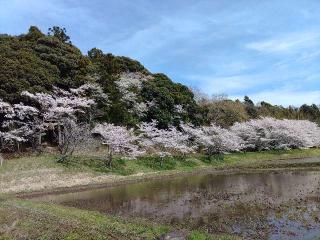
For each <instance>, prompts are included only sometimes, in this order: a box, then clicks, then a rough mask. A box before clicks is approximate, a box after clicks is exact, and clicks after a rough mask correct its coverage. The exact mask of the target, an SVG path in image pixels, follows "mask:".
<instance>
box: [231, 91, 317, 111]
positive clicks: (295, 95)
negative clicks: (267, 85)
mask: <svg viewBox="0 0 320 240" xmlns="http://www.w3.org/2000/svg"><path fill="white" fill-rule="evenodd" d="M249 97H250V98H251V99H252V100H253V101H254V102H256V103H257V102H261V101H266V102H269V103H271V104H276V105H282V106H289V105H292V106H296V107H298V106H300V105H302V104H304V103H306V104H313V103H315V104H318V103H319V102H320V91H318V90H315V91H291V90H287V91H286V90H283V89H279V90H271V91H261V92H258V93H254V94H249ZM230 98H231V99H243V96H230Z"/></svg>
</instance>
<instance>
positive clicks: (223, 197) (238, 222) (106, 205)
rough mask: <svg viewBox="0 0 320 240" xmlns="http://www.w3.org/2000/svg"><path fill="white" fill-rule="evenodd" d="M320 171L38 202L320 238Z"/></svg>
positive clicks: (144, 186)
mask: <svg viewBox="0 0 320 240" xmlns="http://www.w3.org/2000/svg"><path fill="white" fill-rule="evenodd" d="M319 186H320V172H318V171H299V172H298V171H297V172H295V171H286V172H265V171H262V172H256V173H234V174H224V175H216V174H206V175H197V176H187V177H180V178H174V179H168V180H155V181H148V182H144V183H136V184H128V185H123V186H118V187H113V188H105V189H95V190H89V191H83V192H77V193H67V194H60V195H47V196H43V197H41V198H39V200H42V201H51V202H54V203H59V204H62V205H66V206H72V207H77V208H81V209H87V210H96V211H99V212H102V213H106V214H112V215H117V216H123V217H135V218H144V219H148V220H152V221H156V222H160V223H166V224H170V225H177V226H182V227H187V228H190V229H201V230H205V231H207V232H209V233H214V234H219V233H232V234H237V235H240V236H243V237H246V238H257V239H261V238H263V239H315V237H316V236H320V223H319V219H320V204H319V200H320V188H319Z"/></svg>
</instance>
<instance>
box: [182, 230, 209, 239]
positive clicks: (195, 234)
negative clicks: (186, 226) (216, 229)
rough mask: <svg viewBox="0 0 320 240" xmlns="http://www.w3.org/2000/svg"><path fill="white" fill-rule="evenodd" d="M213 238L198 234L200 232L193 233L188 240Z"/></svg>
mask: <svg viewBox="0 0 320 240" xmlns="http://www.w3.org/2000/svg"><path fill="white" fill-rule="evenodd" d="M211 239H212V238H211V237H209V236H208V235H206V234H204V233H202V232H198V231H193V232H192V233H191V234H190V235H189V236H188V240H211Z"/></svg>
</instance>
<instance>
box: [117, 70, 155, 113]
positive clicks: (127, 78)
mask: <svg viewBox="0 0 320 240" xmlns="http://www.w3.org/2000/svg"><path fill="white" fill-rule="evenodd" d="M150 79H152V76H150V75H145V74H142V73H139V72H128V73H122V74H121V75H120V77H119V80H118V81H116V82H115V83H116V86H117V88H118V90H119V92H120V93H121V95H122V98H121V100H122V102H123V103H125V104H126V105H127V106H128V107H129V111H130V112H131V113H135V114H137V115H138V116H143V115H144V114H145V113H146V112H147V111H148V105H149V104H148V103H146V102H142V101H141V100H139V98H138V93H139V92H140V91H141V89H142V86H143V83H144V82H147V81H149V80H150Z"/></svg>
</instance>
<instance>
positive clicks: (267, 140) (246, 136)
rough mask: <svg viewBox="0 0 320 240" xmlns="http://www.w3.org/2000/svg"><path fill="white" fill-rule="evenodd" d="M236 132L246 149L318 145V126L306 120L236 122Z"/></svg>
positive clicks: (319, 136) (233, 127)
mask: <svg viewBox="0 0 320 240" xmlns="http://www.w3.org/2000/svg"><path fill="white" fill-rule="evenodd" d="M231 131H232V132H234V133H235V134H237V135H238V136H239V137H240V138H241V139H242V140H243V141H244V144H245V148H246V149H247V150H270V149H290V148H310V147H318V146H319V145H320V128H319V127H318V126H317V124H315V123H313V122H310V121H307V120H286V119H285V120H278V119H274V118H261V119H255V120H250V121H248V122H242V123H236V124H234V126H232V127H231Z"/></svg>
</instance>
